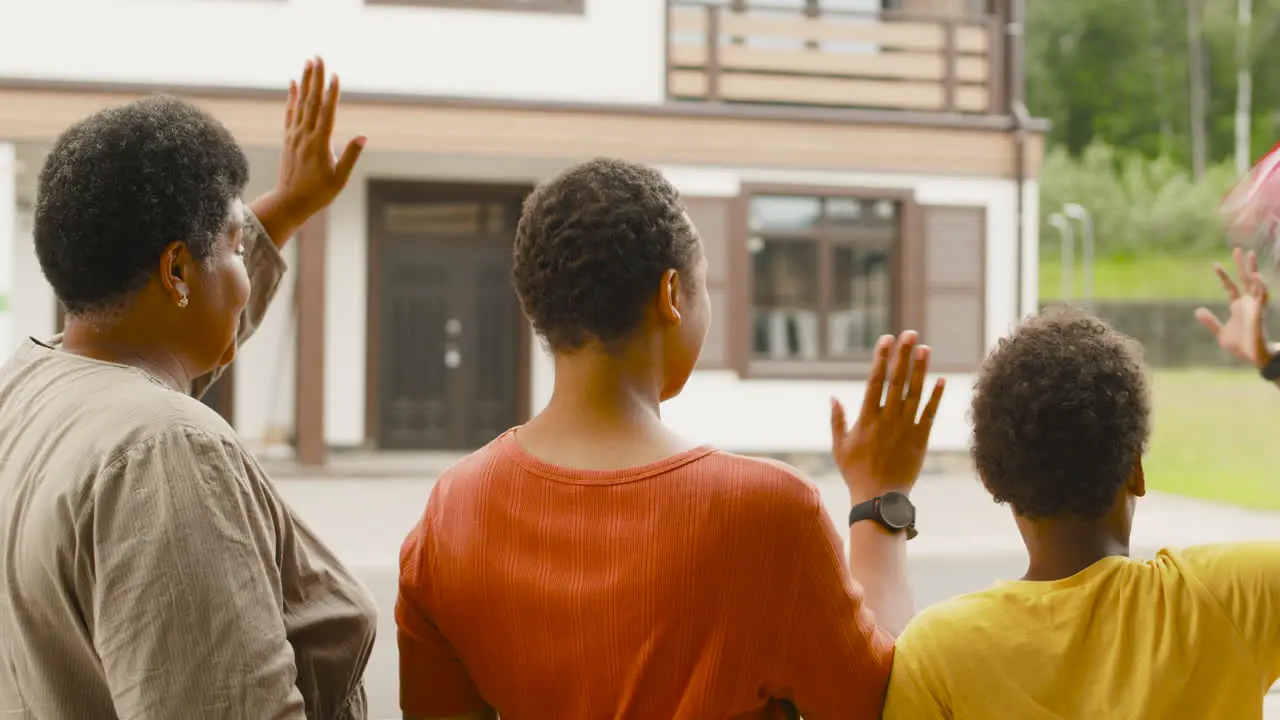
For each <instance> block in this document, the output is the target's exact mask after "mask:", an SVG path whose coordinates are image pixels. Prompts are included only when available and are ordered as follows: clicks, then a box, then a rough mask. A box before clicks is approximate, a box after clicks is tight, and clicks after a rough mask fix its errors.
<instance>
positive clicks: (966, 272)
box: [922, 205, 987, 372]
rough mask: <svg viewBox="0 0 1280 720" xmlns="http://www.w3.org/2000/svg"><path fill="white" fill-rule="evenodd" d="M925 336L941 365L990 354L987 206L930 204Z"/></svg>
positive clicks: (969, 365)
mask: <svg viewBox="0 0 1280 720" xmlns="http://www.w3.org/2000/svg"><path fill="white" fill-rule="evenodd" d="M924 225H925V237H924V273H923V275H924V287H923V294H924V326H923V330H922V332H923V334H924V341H925V342H926V343H928V344H929V346H930V347H932V348H933V353H934V355H933V357H934V359H933V366H934V367H936V368H937V369H938V370H941V371H951V372H958V371H969V370H973V369H975V368H976V367H977V366H978V365H979V364H980V363H981V362H982V358H983V356H984V355H985V354H986V244H987V233H986V208H983V207H952V206H938V205H934V206H926V207H925V222H924Z"/></svg>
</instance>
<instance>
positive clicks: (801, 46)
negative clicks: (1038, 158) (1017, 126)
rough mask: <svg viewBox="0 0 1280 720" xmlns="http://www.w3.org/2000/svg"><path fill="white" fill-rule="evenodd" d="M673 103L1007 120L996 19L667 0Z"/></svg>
mask: <svg viewBox="0 0 1280 720" xmlns="http://www.w3.org/2000/svg"><path fill="white" fill-rule="evenodd" d="M668 13H669V18H668V22H669V31H668V35H667V45H668V47H667V72H668V78H667V96H668V98H669V99H671V100H681V101H702V102H732V103H756V104H772V105H809V106H828V107H832V106H834V107H849V108H876V109H897V110H912V111H917V112H941V113H970V114H1005V113H1006V112H1007V109H1006V108H1005V102H1006V100H1005V93H1004V92H1003V90H1004V77H1003V65H1002V63H1001V62H1000V60H1001V57H1002V54H1003V53H1002V44H1001V40H1002V34H1001V26H1000V20H999V18H998V17H996V16H976V17H972V16H961V17H925V16H919V15H906V14H902V13H889V12H884V13H858V12H849V11H843V12H841V11H828V10H824V11H822V12H821V13H806V12H804V11H803V10H799V9H778V8H777V7H776V6H775V7H774V8H763V7H752V6H746V5H745V4H744V3H741V2H734V3H733V4H732V5H728V6H726V5H716V4H708V3H704V2H697V0H669V1H668Z"/></svg>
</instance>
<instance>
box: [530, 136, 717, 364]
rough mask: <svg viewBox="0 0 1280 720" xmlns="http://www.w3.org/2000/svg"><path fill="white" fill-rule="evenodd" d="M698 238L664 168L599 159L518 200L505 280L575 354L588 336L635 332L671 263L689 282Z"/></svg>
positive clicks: (561, 347)
mask: <svg viewBox="0 0 1280 720" xmlns="http://www.w3.org/2000/svg"><path fill="white" fill-rule="evenodd" d="M698 242H699V241H698V236H697V233H696V231H695V230H694V228H693V226H692V224H691V223H690V222H689V219H688V217H687V216H686V215H685V210H684V205H683V204H682V203H681V202H680V198H679V195H678V193H677V192H676V189H675V188H674V187H672V185H671V183H669V182H667V180H666V178H664V177H663V176H662V174H661V173H659V172H658V171H657V170H654V169H653V168H649V167H646V166H644V165H639V164H636V163H631V162H626V161H624V160H613V159H607V158H598V159H595V160H591V161H589V162H585V163H582V164H580V165H576V166H574V167H572V168H569V169H568V170H566V171H565V172H564V173H562V174H561V175H559V176H558V177H556V178H554V179H552V180H550V181H548V182H547V183H545V184H543V185H542V186H540V187H539V188H538V189H536V190H535V191H534V192H533V194H531V195H530V196H529V197H528V199H526V200H525V204H524V212H523V213H522V214H521V217H520V223H519V225H518V227H517V230H516V240H515V261H514V265H513V268H512V271H511V277H512V281H513V282H514V284H515V288H516V294H517V295H519V297H520V304H521V306H522V307H523V308H524V312H525V314H526V315H527V316H528V317H529V320H530V321H531V322H532V323H533V326H534V329H535V330H537V332H538V334H540V335H541V336H542V337H543V338H544V339H545V340H546V341H547V344H548V345H550V347H551V349H552V350H553V351H573V350H577V349H580V348H582V347H583V346H584V345H586V344H587V343H588V342H589V341H590V340H591V339H593V338H594V339H595V340H598V341H599V342H601V343H604V344H606V345H609V344H611V343H614V342H616V341H618V340H621V339H623V338H625V337H626V336H627V335H628V334H630V333H631V332H632V331H633V330H634V329H635V328H636V326H637V325H638V324H639V322H640V320H641V318H642V316H643V311H644V305H645V303H646V302H647V301H648V300H649V299H650V298H652V297H653V294H654V292H656V291H657V288H658V284H659V282H661V280H662V275H663V273H665V272H666V271H667V270H670V269H675V270H677V271H679V272H680V273H681V274H682V276H683V277H684V278H686V282H688V279H689V278H690V274H689V270H690V269H691V266H692V264H693V262H694V260H695V258H696V257H697V252H698ZM685 287H686V288H687V289H688V288H689V287H690V286H688V285H686V286H685Z"/></svg>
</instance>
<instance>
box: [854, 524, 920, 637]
mask: <svg viewBox="0 0 1280 720" xmlns="http://www.w3.org/2000/svg"><path fill="white" fill-rule="evenodd" d="M854 502H855V503H858V502H861V500H857V499H855V500H854ZM849 568H850V571H851V572H852V573H853V576H854V577H855V578H857V579H858V580H859V581H860V582H861V584H862V591H863V592H862V597H863V600H864V601H865V602H866V604H867V607H869V608H871V610H872V611H874V612H875V614H876V623H877V624H878V625H879V626H880V627H881V628H882V629H883V630H884V631H885V632H887V633H889V634H890V635H893V636H894V637H897V636H898V635H899V634H901V633H902V631H903V630H904V629H906V627H907V623H908V622H910V621H911V618H912V617H913V616H915V614H916V610H915V598H914V597H913V594H912V592H911V583H910V581H909V580H908V579H907V536H906V535H905V534H904V533H900V532H899V533H893V532H889V531H888V530H886V529H884V528H883V527H881V526H880V524H879V523H877V522H871V521H864V522H860V523H855V524H854V525H853V526H852V527H850V528H849Z"/></svg>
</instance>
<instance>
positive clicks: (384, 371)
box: [370, 185, 521, 450]
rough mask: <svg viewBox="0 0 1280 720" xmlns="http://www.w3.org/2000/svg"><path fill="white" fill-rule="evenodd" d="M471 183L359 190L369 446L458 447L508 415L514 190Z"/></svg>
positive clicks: (496, 430)
mask: <svg viewBox="0 0 1280 720" xmlns="http://www.w3.org/2000/svg"><path fill="white" fill-rule="evenodd" d="M373 187H374V188H378V186H377V185H375V186H373ZM431 191H434V192H431ZM472 192H473V193H475V194H477V195H479V196H478V197H476V196H474V195H469V194H468V188H431V187H430V186H428V187H426V188H424V187H422V186H416V187H415V186H412V185H409V186H403V185H394V186H390V188H388V189H387V191H386V192H382V193H380V192H376V191H374V192H371V193H370V198H371V201H372V202H374V203H376V204H377V205H378V208H376V209H374V213H375V218H374V223H373V224H372V225H373V226H374V227H372V228H371V231H372V232H375V233H377V234H378V237H377V241H376V244H377V246H378V253H377V254H378V258H377V262H378V263H379V266H380V267H379V272H378V274H377V275H378V279H379V287H377V288H374V289H373V291H374V292H378V293H379V295H380V297H379V303H378V304H379V310H378V315H379V317H378V320H377V324H378V328H379V335H380V338H379V344H380V351H379V353H378V356H379V362H378V365H379V367H378V368H377V372H378V380H377V385H378V388H377V392H378V398H377V403H378V422H377V427H378V435H377V441H378V445H379V447H382V448H385V449H413V450H469V449H474V448H477V447H480V446H482V445H484V444H485V443H487V442H489V441H490V440H492V439H493V438H495V437H497V436H498V435H499V434H501V433H502V432H503V431H505V430H507V429H508V428H510V427H511V426H513V425H515V424H516V423H517V422H518V410H517V409H518V405H519V403H518V391H519V385H520V383H519V382H518V379H519V370H520V367H519V366H520V362H519V358H520V347H519V343H520V338H521V332H520V322H521V320H520V312H519V307H518V304H517V301H516V297H515V293H514V291H513V290H512V287H511V279H510V277H511V238H512V236H513V234H514V223H515V219H516V213H517V212H518V210H519V200H520V197H519V195H517V194H512V193H511V192H507V193H506V194H505V195H499V196H498V197H493V193H492V191H490V192H489V193H485V192H483V189H480V190H475V189H472ZM415 195H416V197H415Z"/></svg>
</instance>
